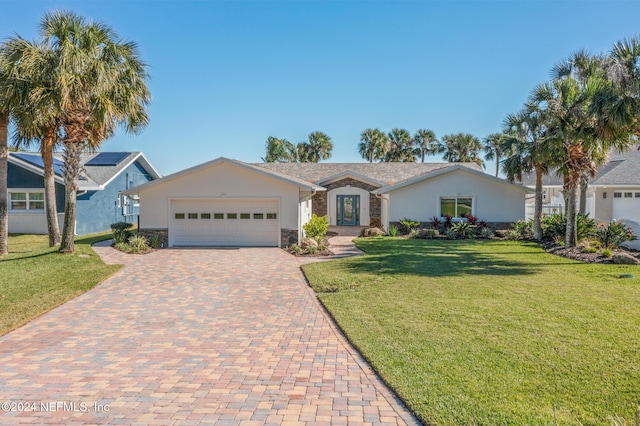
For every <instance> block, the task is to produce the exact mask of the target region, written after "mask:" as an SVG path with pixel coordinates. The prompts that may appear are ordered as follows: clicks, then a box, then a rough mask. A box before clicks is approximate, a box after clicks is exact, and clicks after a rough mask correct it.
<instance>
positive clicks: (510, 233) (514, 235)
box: [505, 229, 522, 240]
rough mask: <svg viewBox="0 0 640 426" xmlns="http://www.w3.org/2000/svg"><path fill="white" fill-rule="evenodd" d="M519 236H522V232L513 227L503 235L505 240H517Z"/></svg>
mask: <svg viewBox="0 0 640 426" xmlns="http://www.w3.org/2000/svg"><path fill="white" fill-rule="evenodd" d="M520 237H522V234H520V232H518V231H516V230H515V229H510V230H509V231H508V232H507V235H505V238H506V239H507V240H517V239H519V238H520Z"/></svg>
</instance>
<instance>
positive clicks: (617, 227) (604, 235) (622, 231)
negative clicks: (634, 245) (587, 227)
mask: <svg viewBox="0 0 640 426" xmlns="http://www.w3.org/2000/svg"><path fill="white" fill-rule="evenodd" d="M595 236H596V239H597V240H598V241H599V242H600V243H601V244H602V246H603V247H605V248H608V249H615V248H618V247H620V246H621V245H622V243H624V242H625V241H633V240H635V239H636V238H637V237H636V236H635V235H633V231H632V230H631V228H630V227H628V226H625V225H624V224H623V223H622V222H617V221H614V222H611V223H609V224H606V223H600V224H598V226H597V227H596V228H595Z"/></svg>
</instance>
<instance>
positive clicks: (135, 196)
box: [131, 195, 140, 207]
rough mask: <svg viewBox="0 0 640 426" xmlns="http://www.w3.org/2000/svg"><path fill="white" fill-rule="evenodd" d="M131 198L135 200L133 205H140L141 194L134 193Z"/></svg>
mask: <svg viewBox="0 0 640 426" xmlns="http://www.w3.org/2000/svg"><path fill="white" fill-rule="evenodd" d="M131 199H132V200H133V207H140V196H139V195H132V196H131Z"/></svg>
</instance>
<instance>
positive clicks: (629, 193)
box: [624, 192, 633, 198]
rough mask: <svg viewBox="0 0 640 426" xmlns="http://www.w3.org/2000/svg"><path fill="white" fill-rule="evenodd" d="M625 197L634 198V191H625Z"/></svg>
mask: <svg viewBox="0 0 640 426" xmlns="http://www.w3.org/2000/svg"><path fill="white" fill-rule="evenodd" d="M624 198H633V192H625V193H624Z"/></svg>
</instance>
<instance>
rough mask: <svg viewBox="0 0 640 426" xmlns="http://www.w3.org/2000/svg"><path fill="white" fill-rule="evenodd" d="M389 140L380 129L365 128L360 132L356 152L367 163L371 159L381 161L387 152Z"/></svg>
mask: <svg viewBox="0 0 640 426" xmlns="http://www.w3.org/2000/svg"><path fill="white" fill-rule="evenodd" d="M388 145H389V140H388V138H387V135H385V134H384V132H383V131H381V130H380V129H365V130H363V131H362V133H360V144H359V145H358V152H359V153H360V155H361V156H362V158H364V159H365V160H369V163H373V160H378V161H382V160H383V159H384V157H385V154H386V153H387V149H388Z"/></svg>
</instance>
